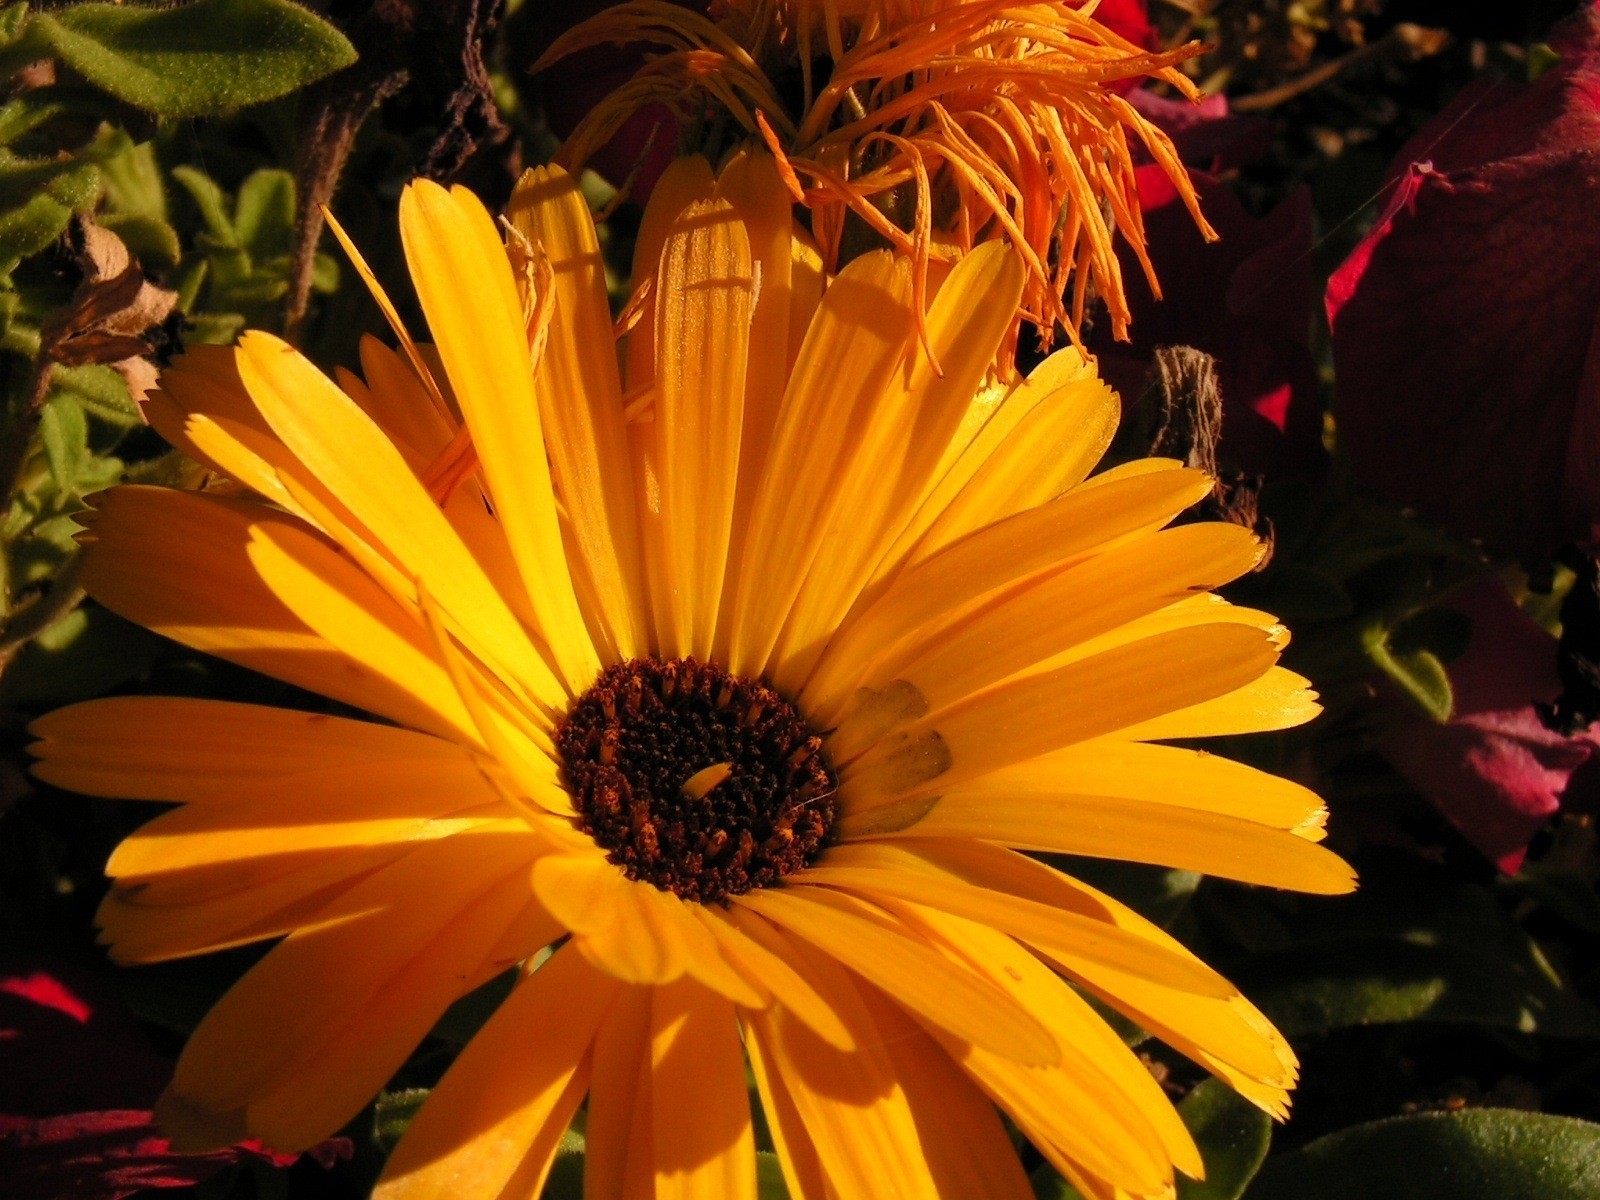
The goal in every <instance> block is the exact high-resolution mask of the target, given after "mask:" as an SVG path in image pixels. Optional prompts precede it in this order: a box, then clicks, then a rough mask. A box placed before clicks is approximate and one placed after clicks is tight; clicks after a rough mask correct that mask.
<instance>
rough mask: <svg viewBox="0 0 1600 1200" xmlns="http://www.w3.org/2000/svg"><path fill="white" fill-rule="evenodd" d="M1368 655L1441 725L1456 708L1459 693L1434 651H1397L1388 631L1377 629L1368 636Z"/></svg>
mask: <svg viewBox="0 0 1600 1200" xmlns="http://www.w3.org/2000/svg"><path fill="white" fill-rule="evenodd" d="M1365 646H1366V651H1367V657H1368V658H1369V659H1371V661H1372V665H1373V666H1375V667H1377V668H1378V669H1379V670H1380V671H1382V672H1383V673H1384V674H1385V675H1387V676H1389V678H1390V679H1392V680H1394V681H1395V683H1397V684H1398V685H1399V686H1400V688H1401V690H1402V691H1404V692H1405V693H1406V695H1408V696H1410V697H1411V699H1412V700H1413V701H1414V702H1415V703H1416V705H1417V707H1418V708H1420V709H1422V711H1423V712H1425V713H1427V714H1428V715H1429V716H1430V717H1432V718H1433V719H1434V720H1435V721H1438V722H1439V723H1440V724H1441V725H1442V724H1444V722H1446V721H1448V720H1449V719H1450V714H1451V713H1452V712H1454V711H1455V707H1456V699H1455V693H1454V691H1452V690H1451V687H1450V676H1449V675H1447V674H1446V673H1445V669H1444V664H1443V663H1442V662H1440V661H1439V658H1438V656H1437V655H1436V654H1434V653H1433V651H1431V650H1414V651H1411V652H1410V653H1401V652H1397V651H1396V650H1395V649H1394V648H1393V647H1392V646H1391V645H1390V644H1389V641H1388V636H1387V632H1386V631H1383V630H1377V631H1375V632H1373V633H1371V634H1369V635H1368V636H1367V637H1366V639H1365Z"/></svg>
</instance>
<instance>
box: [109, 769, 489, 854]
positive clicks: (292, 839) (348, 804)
mask: <svg viewBox="0 0 1600 1200" xmlns="http://www.w3.org/2000/svg"><path fill="white" fill-rule="evenodd" d="M240 790H241V792H245V795H241V796H239V797H237V798H235V800H234V801H233V802H232V803H228V804H201V805H198V806H195V807H186V808H181V809H178V810H176V811H174V812H168V813H163V814H162V815H161V816H159V817H157V818H156V819H155V820H153V821H150V822H147V823H146V824H145V825H143V826H141V827H140V828H139V829H138V830H137V831H136V832H134V833H131V834H129V835H128V837H126V838H125V839H123V841H122V842H121V843H120V844H119V845H118V846H117V848H116V850H115V851H113V852H112V855H111V858H110V860H109V861H108V862H107V863H106V874H108V875H110V876H111V877H112V878H114V879H123V880H132V879H136V878H138V877H141V876H147V875H157V874H163V873H166V872H169V871H183V870H187V869H189V868H191V867H197V866H202V865H205V864H208V863H226V862H233V861H237V860H242V859H251V858H270V857H272V856H273V855H276V854H298V853H304V852H307V851H319V850H335V849H340V848H346V849H351V850H362V849H366V848H367V847H370V846H377V845H383V844H385V843H389V842H418V843H420V842H426V841H433V840H436V839H438V838H443V837H449V836H451V835H452V834H454V833H460V832H463V831H465V830H467V829H471V828H473V827H474V826H477V825H480V824H482V823H483V821H485V820H493V819H496V818H505V817H507V816H510V815H511V814H512V810H511V809H509V808H507V807H506V806H505V805H504V804H502V802H501V800H500V796H499V794H498V793H497V792H495V790H494V789H493V788H491V787H490V786H489V784H488V782H487V781H486V780H485V779H484V778H483V776H482V774H481V773H480V772H479V771H478V769H477V768H476V767H475V766H474V765H473V763H472V762H471V761H470V760H468V759H467V758H466V757H465V756H463V757H462V758H461V759H459V760H457V761H455V762H450V761H448V760H444V759H439V760H436V761H434V762H432V763H417V762H410V763H402V764H396V765H394V766H389V765H387V764H374V765H364V766H361V767H358V768H356V769H354V770H349V769H346V770H342V771H319V772H307V773H303V774H300V775H298V776H295V777H293V778H292V779H284V780H274V781H273V782H272V783H271V784H270V785H267V786H266V787H262V786H259V785H258V786H257V787H256V788H254V789H252V790H251V791H246V789H244V788H241V789H240ZM252 793H253V794H252Z"/></svg>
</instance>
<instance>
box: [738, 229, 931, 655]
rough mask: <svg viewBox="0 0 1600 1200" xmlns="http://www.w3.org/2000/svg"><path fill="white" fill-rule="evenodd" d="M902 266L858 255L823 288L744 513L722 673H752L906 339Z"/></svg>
mask: <svg viewBox="0 0 1600 1200" xmlns="http://www.w3.org/2000/svg"><path fill="white" fill-rule="evenodd" d="M911 326H912V310H911V269H910V265H909V264H908V263H907V262H906V261H905V259H903V258H900V257H896V256H893V255H890V254H888V253H887V252H884V253H874V254H867V255H863V256H862V257H860V258H858V259H856V260H855V261H854V262H852V263H851V264H850V265H849V266H847V267H846V268H845V269H844V270H843V271H842V272H841V273H840V275H839V277H838V278H837V279H836V280H834V281H833V284H832V285H831V286H830V287H829V288H828V290H827V291H826V292H825V293H824V294H823V298H822V305H821V307H820V308H819V309H818V310H817V315H816V318H815V319H814V320H813V321H812V323H811V328H810V331H809V332H808V334H807V336H806V342H805V345H804V347H803V348H802V349H801V352H800V358H799V361H797V362H796V363H795V369H794V374H793V375H792V376H791V377H790V380H789V388H788V391H787V392H786V393H785V394H784V399H783V407H782V410H781V411H780V412H779V415H778V424H777V429H776V431H775V433H774V435H773V443H772V452H771V455H770V457H769V459H768V464H767V467H766V471H765V474H764V478H763V479H762V481H761V487H760V490H759V492H758V494H757V496H756V498H755V503H754V505H753V507H752V510H751V515H750V518H749V520H750V528H749V530H748V533H747V540H746V543H745V554H744V560H743V562H742V563H741V564H740V574H739V578H738V583H737V586H736V590H735V592H734V595H735V597H736V599H735V602H734V608H733V609H732V615H733V625H732V627H731V629H730V631H729V669H731V670H732V671H734V672H735V673H736V674H741V675H750V676H759V675H761V674H763V673H764V672H765V670H766V667H767V664H768V659H769V657H770V655H771V652H772V648H773V646H774V645H775V644H776V642H777V640H778V635H779V633H780V631H781V630H782V627H783V621H784V620H785V619H786V618H787V616H788V614H789V610H790V608H791V607H792V605H793V604H794V599H795V596H796V595H798V594H799V591H800V586H801V583H802V582H803V581H804V579H805V575H806V573H807V572H808V571H809V570H810V569H811V566H812V563H813V562H814V561H816V559H817V556H818V554H819V552H820V551H821V548H822V542H823V535H824V534H825V532H826V531H827V529H828V527H829V521H830V518H831V517H832V516H833V514H834V512H835V510H836V505H837V503H838V498H839V494H840V492H839V485H840V480H841V479H842V478H843V477H844V476H845V474H846V472H847V470H848V467H849V464H850V462H851V461H852V459H853V456H854V454H855V452H856V450H857V448H858V447H859V445H860V441H861V438H862V436H863V434H864V432H865V430H866V426H867V423H868V422H869V421H870V420H871V417H872V413H873V411H874V406H875V404H876V402H877V401H878V399H879V398H880V397H881V396H882V395H883V394H884V392H885V391H887V390H888V388H889V386H890V384H891V381H892V379H893V377H894V373H895V372H896V371H897V370H898V369H899V367H900V364H901V362H902V361H903V359H904V356H905V354H906V352H907V350H908V349H909V346H910V341H911Z"/></svg>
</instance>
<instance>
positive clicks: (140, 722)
mask: <svg viewBox="0 0 1600 1200" xmlns="http://www.w3.org/2000/svg"><path fill="white" fill-rule="evenodd" d="M28 728H29V731H30V732H31V733H32V734H33V735H34V737H36V738H38V739H39V741H37V742H35V743H34V744H33V745H32V746H30V747H29V750H30V752H31V753H32V754H33V755H34V756H35V757H36V758H37V759H38V762H37V763H36V764H35V766H34V773H35V774H36V775H38V776H39V778H41V779H44V780H46V781H47V782H49V783H51V784H54V785H55V786H56V787H61V788H66V789H68V790H69V791H75V792H87V793H88V794H90V795H93V796H114V797H117V798H119V799H124V800H166V801H175V802H181V803H186V804H189V803H196V802H199V803H204V804H208V805H209V804H224V805H225V804H228V803H230V802H233V801H238V800H247V799H257V798H260V797H262V796H264V795H267V794H271V793H273V792H275V791H276V790H277V789H279V788H280V787H283V786H284V782H285V781H286V780H289V779H292V778H294V777H296V776H301V775H315V774H318V773H323V772H327V773H330V774H337V773H343V774H344V775H346V776H355V775H357V774H359V773H360V772H361V771H364V770H374V771H377V772H380V773H381V772H383V771H385V770H386V769H387V770H390V771H392V772H393V774H394V776H395V777H396V778H399V777H401V776H402V775H403V773H404V772H405V771H406V770H408V769H415V770H417V771H419V772H421V773H422V774H423V776H424V777H427V775H428V774H429V772H432V771H438V770H449V769H450V767H451V765H453V764H457V763H462V762H465V761H466V757H465V754H464V752H463V751H462V749H461V747H460V746H458V745H457V744H456V743H454V742H451V741H446V740H444V739H443V738H436V737H430V736H428V735H427V734H421V733H415V732H413V731H412V730H409V729H398V728H396V727H394V726H392V725H380V724H376V723H374V722H371V721H355V720H351V719H350V718H348V717H333V716H326V715H323V714H321V713H308V712H295V711H293V710H290V709H285V708H267V707H265V706H264V705H258V704H238V703H234V702H231V701H226V700H196V699H190V698H187V697H179V696H172V697H169V696H113V697H108V698H106V699H103V700H89V701H85V702H84V703H81V704H73V705H69V706H67V707H66V708H58V709H56V710H55V712H52V713H47V714H45V715H44V716H42V717H39V718H37V719H36V720H35V721H34V722H33V723H32V724H31V725H30V726H29V727H28ZM440 764H444V765H442V766H441V765H440ZM292 787H293V785H292V784H290V785H289V789H292ZM289 789H286V790H289Z"/></svg>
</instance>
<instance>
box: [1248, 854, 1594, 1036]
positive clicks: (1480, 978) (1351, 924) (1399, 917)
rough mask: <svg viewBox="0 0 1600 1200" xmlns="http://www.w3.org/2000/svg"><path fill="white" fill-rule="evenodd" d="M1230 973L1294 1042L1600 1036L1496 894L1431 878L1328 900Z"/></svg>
mask: <svg viewBox="0 0 1600 1200" xmlns="http://www.w3.org/2000/svg"><path fill="white" fill-rule="evenodd" d="M1229 975H1230V977H1231V978H1232V979H1233V980H1234V981H1235V982H1236V983H1237V984H1238V985H1239V987H1240V989H1241V990H1242V991H1243V992H1244V993H1245V994H1246V995H1248V996H1249V997H1250V998H1251V999H1252V1000H1254V1001H1255V1002H1256V1003H1257V1004H1258V1005H1260V1007H1261V1008H1262V1010H1263V1011H1264V1012H1265V1013H1266V1014H1267V1016H1268V1017H1269V1018H1271V1019H1272V1021H1273V1022H1274V1023H1275V1024H1276V1025H1277V1026H1278V1027H1279V1028H1280V1029H1282V1030H1283V1032H1284V1033H1285V1034H1287V1035H1289V1036H1290V1037H1291V1038H1292V1037H1295V1036H1298V1035H1303V1034H1313V1033H1324V1032H1327V1031H1329V1030H1333V1029H1347V1028H1351V1027H1355V1026H1365V1025H1391V1024H1398V1023H1400V1022H1405V1021H1430V1022H1453V1023H1460V1024H1467V1025H1478V1026H1484V1027H1488V1028H1495V1029H1505V1030H1513V1031H1516V1032H1519V1033H1537V1034H1542V1035H1545V1036H1548V1037H1581V1038H1600V1013H1597V1012H1596V1010H1595V1008H1594V1007H1593V1006H1592V1005H1590V1004H1589V1003H1587V1002H1586V1001H1585V1000H1583V999H1582V998H1581V997H1580V996H1578V995H1577V994H1576V993H1574V992H1573V991H1571V990H1570V989H1568V988H1567V987H1565V986H1564V984H1563V983H1562V981H1561V979H1560V977H1559V976H1558V975H1557V974H1556V973H1555V971H1554V970H1553V969H1552V968H1551V966H1550V964H1549V962H1548V961H1547V960H1546V959H1545V957H1544V955H1543V954H1542V953H1541V952H1540V950H1539V947H1538V945H1537V944H1536V943H1535V942H1534V941H1533V939H1532V938H1530V937H1528V935H1527V933H1526V932H1525V931H1524V930H1523V929H1522V928H1521V926H1519V925H1518V924H1517V923H1516V922H1515V921H1514V920H1513V919H1512V918H1511V916H1510V915H1509V914H1508V913H1506V912H1505V911H1504V910H1503V909H1502V908H1501V907H1500V905H1499V904H1497V903H1496V902H1495V900H1494V898H1493V896H1491V895H1490V894H1489V893H1488V892H1486V891H1484V890H1483V889H1482V888H1478V887H1472V886H1454V887H1450V886H1440V884H1439V880H1438V879H1437V878H1436V877H1434V876H1431V875H1426V876H1424V877H1423V878H1421V879H1418V880H1417V881H1415V886H1414V887H1409V888H1408V887H1405V886H1401V885H1399V884H1397V883H1396V882H1395V881H1393V880H1384V879H1382V878H1379V877H1375V878H1374V879H1373V880H1372V882H1371V886H1370V889H1369V890H1368V891H1367V892H1365V893H1364V894H1363V893H1357V894H1356V895H1355V896H1351V897H1347V898H1345V897H1341V898H1340V899H1339V900H1334V901H1325V902H1321V903H1319V905H1318V906H1317V908H1316V910H1315V911H1314V912H1312V913H1308V914H1303V919H1301V920H1300V921H1299V922H1297V927H1296V931H1295V934H1294V937H1293V940H1292V941H1290V942H1289V943H1288V944H1286V945H1284V946H1282V947H1281V948H1276V949H1274V950H1272V951H1271V952H1268V953H1263V954H1258V955H1256V956H1254V957H1252V958H1250V959H1248V960H1246V961H1245V962H1243V963H1240V964H1238V965H1237V966H1234V967H1233V968H1232V969H1231V970H1230V971H1229Z"/></svg>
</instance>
